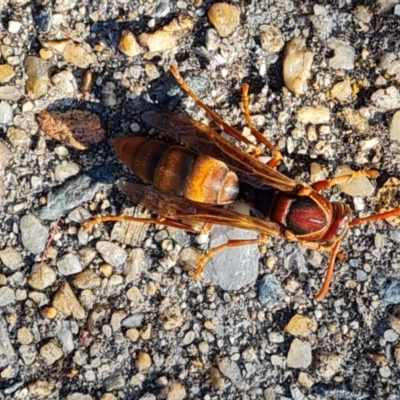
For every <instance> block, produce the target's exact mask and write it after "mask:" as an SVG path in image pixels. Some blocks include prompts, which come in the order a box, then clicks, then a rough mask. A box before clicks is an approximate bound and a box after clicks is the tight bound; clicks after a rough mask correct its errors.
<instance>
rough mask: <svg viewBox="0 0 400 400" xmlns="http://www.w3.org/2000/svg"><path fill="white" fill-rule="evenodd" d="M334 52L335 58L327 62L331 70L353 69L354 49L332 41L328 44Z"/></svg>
mask: <svg viewBox="0 0 400 400" xmlns="http://www.w3.org/2000/svg"><path fill="white" fill-rule="evenodd" d="M328 45H329V47H330V48H331V49H333V50H334V52H335V56H334V57H333V58H331V59H330V60H329V66H330V67H331V68H333V69H345V70H353V69H354V59H355V56H356V52H355V50H354V48H353V47H352V46H350V45H348V44H345V43H343V42H340V41H337V40H334V41H332V42H331V43H329V44H328Z"/></svg>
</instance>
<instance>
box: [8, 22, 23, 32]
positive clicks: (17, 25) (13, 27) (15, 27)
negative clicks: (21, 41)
mask: <svg viewBox="0 0 400 400" xmlns="http://www.w3.org/2000/svg"><path fill="white" fill-rule="evenodd" d="M21 26H22V24H21V22H18V21H9V22H8V32H10V33H18V32H19V30H20V29H21Z"/></svg>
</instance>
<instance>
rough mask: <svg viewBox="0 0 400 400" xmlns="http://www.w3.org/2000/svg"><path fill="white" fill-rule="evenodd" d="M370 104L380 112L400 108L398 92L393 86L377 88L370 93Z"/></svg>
mask: <svg viewBox="0 0 400 400" xmlns="http://www.w3.org/2000/svg"><path fill="white" fill-rule="evenodd" d="M371 102H372V104H373V105H374V106H375V107H376V108H377V109H378V110H380V111H381V112H383V113H385V112H387V111H391V110H396V109H398V108H400V93H399V90H398V89H397V88H396V87H395V86H389V87H388V88H386V89H379V90H377V91H376V92H374V93H372V95H371Z"/></svg>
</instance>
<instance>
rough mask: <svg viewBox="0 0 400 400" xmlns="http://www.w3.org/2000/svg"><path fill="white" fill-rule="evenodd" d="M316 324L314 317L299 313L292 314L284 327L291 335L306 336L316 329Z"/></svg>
mask: <svg viewBox="0 0 400 400" xmlns="http://www.w3.org/2000/svg"><path fill="white" fill-rule="evenodd" d="M317 327H318V324H317V321H316V320H315V319H314V318H309V317H306V316H304V315H301V314H296V315H294V316H293V317H292V318H291V319H290V321H289V323H288V324H287V325H286V327H285V331H286V332H287V333H289V334H291V335H293V336H300V337H308V336H310V335H311V334H312V333H313V332H315V331H316V330H317Z"/></svg>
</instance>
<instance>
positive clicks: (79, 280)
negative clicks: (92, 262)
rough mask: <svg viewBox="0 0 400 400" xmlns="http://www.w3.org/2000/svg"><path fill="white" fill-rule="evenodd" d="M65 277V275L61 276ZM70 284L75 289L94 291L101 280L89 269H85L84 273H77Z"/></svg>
mask: <svg viewBox="0 0 400 400" xmlns="http://www.w3.org/2000/svg"><path fill="white" fill-rule="evenodd" d="M63 275H65V274H63ZM72 284H73V285H74V286H75V287H76V288H77V289H81V290H84V289H95V288H97V287H100V286H101V278H100V277H99V276H98V275H97V274H96V273H95V272H94V271H93V270H91V269H89V268H88V269H86V270H85V271H83V272H81V273H79V274H78V275H76V276H75V278H74V280H73V281H72Z"/></svg>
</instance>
